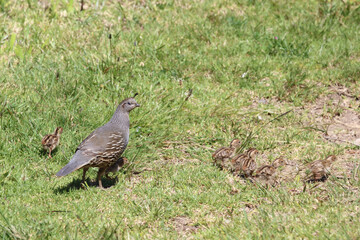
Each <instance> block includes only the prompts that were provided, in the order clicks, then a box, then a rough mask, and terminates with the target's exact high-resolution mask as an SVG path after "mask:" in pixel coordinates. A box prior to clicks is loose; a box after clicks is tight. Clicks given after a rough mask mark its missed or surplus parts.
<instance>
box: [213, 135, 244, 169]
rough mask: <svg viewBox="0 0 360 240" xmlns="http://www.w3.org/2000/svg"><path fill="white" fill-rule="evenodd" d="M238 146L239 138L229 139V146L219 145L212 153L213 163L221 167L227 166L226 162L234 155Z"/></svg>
mask: <svg viewBox="0 0 360 240" xmlns="http://www.w3.org/2000/svg"><path fill="white" fill-rule="evenodd" d="M239 146H240V140H239V139H237V138H235V139H234V140H232V141H231V143H230V147H221V148H219V149H218V150H216V151H215V152H214V153H213V155H212V158H213V160H214V163H215V165H217V166H218V167H220V168H221V169H223V168H227V162H228V161H229V160H230V159H231V158H232V157H234V156H235V153H236V149H237V148H238V147H239Z"/></svg>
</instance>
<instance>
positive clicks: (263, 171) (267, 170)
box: [255, 158, 285, 176]
mask: <svg viewBox="0 0 360 240" xmlns="http://www.w3.org/2000/svg"><path fill="white" fill-rule="evenodd" d="M284 165H285V160H284V159H282V158H277V159H275V160H274V162H273V163H272V164H271V165H263V166H261V167H259V168H257V169H256V171H255V176H258V175H266V176H271V175H273V174H274V173H275V170H276V169H277V168H278V167H280V166H284Z"/></svg>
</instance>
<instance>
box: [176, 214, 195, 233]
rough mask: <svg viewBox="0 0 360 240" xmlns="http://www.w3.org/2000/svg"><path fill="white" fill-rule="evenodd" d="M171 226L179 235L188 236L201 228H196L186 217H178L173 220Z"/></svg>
mask: <svg viewBox="0 0 360 240" xmlns="http://www.w3.org/2000/svg"><path fill="white" fill-rule="evenodd" d="M171 224H172V225H173V226H174V228H175V231H176V232H177V233H178V234H179V235H187V234H189V233H194V232H196V231H197V230H198V229H199V227H198V226H194V223H193V221H192V220H191V219H190V218H189V217H186V216H178V217H174V218H173V219H171Z"/></svg>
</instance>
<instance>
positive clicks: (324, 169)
mask: <svg viewBox="0 0 360 240" xmlns="http://www.w3.org/2000/svg"><path fill="white" fill-rule="evenodd" d="M335 160H336V156H335V155H330V156H328V157H327V158H325V159H324V160H316V161H314V162H312V163H310V164H308V169H309V170H310V174H309V175H308V176H307V178H306V181H307V182H316V181H325V180H326V179H327V178H328V176H329V174H330V166H331V164H332V163H333V162H334V161H335Z"/></svg>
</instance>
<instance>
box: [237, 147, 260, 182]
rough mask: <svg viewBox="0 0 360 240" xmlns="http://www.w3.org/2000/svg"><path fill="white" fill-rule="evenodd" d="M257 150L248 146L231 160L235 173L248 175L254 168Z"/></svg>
mask: <svg viewBox="0 0 360 240" xmlns="http://www.w3.org/2000/svg"><path fill="white" fill-rule="evenodd" d="M258 153H259V152H258V150H256V149H255V148H250V149H249V150H247V151H246V152H245V153H242V154H239V155H237V156H236V157H234V158H233V159H232V160H231V164H232V167H233V172H234V174H235V175H242V176H244V177H250V176H251V175H252V174H253V172H254V170H255V169H256V163H255V156H256V154H258Z"/></svg>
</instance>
